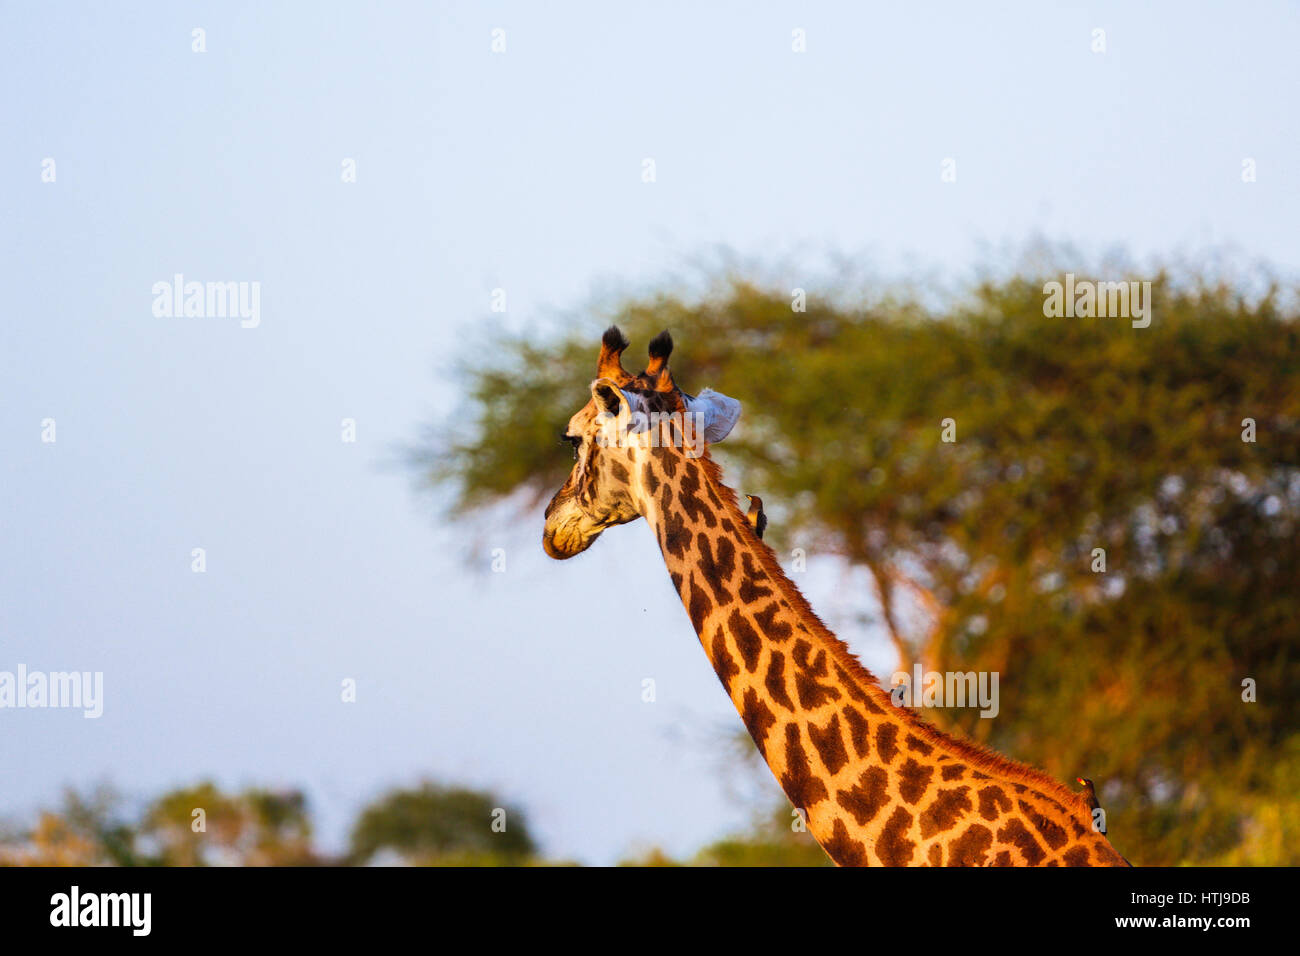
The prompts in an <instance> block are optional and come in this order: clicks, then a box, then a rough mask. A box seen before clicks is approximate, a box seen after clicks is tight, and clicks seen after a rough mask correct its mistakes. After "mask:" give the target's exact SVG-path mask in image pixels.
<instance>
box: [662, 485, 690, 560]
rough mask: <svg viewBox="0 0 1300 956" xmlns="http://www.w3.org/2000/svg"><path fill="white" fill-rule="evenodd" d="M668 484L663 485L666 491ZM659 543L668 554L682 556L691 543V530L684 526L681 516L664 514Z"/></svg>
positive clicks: (670, 513) (675, 556)
mask: <svg viewBox="0 0 1300 956" xmlns="http://www.w3.org/2000/svg"><path fill="white" fill-rule="evenodd" d="M667 489H668V486H667V485H664V490H665V491H667ZM661 545H662V547H663V549H664V551H666V552H667V553H668V554H671V555H672V556H673V557H674V558H684V557H685V556H686V549H687V548H689V547H690V545H691V532H690V529H689V528H687V527H686V522H685V521H683V520H682V516H681V515H679V514H676V513H673V512H668V513H665V514H664V531H663V541H662V542H661Z"/></svg>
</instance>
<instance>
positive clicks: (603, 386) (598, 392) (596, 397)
mask: <svg viewBox="0 0 1300 956" xmlns="http://www.w3.org/2000/svg"><path fill="white" fill-rule="evenodd" d="M591 400H592V401H593V402H595V403H596V411H597V412H600V413H602V414H605V415H612V416H614V417H615V418H617V417H618V416H619V414H620V413H621V412H622V411H623V409H624V408H625V407H631V404H632V402H631V401H630V400H629V398H628V395H627V393H626V392H625V391H623V389H621V388H619V386H618V383H617V382H616V381H614V380H613V379H611V378H603V377H602V378H598V379H596V380H595V381H594V382H592V383H591Z"/></svg>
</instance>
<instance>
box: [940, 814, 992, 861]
mask: <svg viewBox="0 0 1300 956" xmlns="http://www.w3.org/2000/svg"><path fill="white" fill-rule="evenodd" d="M992 845H993V831H992V830H990V829H989V828H988V827H986V826H985V825H984V824H982V823H972V824H971V825H970V826H968V827H967V828H966V829H965V830H963V831H962V834H961V836H959V837H958V838H957V839H955V840H953V841H952V843H950V844H949V845H948V865H949V866H983V865H984V860H985V858H986V857H987V856H988V851H989V847H991V846H992Z"/></svg>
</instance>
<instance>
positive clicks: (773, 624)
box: [754, 601, 794, 644]
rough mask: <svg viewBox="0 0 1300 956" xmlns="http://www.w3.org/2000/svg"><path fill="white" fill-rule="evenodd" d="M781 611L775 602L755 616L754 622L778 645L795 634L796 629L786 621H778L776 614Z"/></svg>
mask: <svg viewBox="0 0 1300 956" xmlns="http://www.w3.org/2000/svg"><path fill="white" fill-rule="evenodd" d="M779 609H780V608H779V606H778V605H777V603H776V602H775V601H773V602H772V603H770V604H768V605H767V607H765V608H763V610H761V611H758V612H756V613H755V614H754V621H755V622H756V623H757V624H758V626H759V627H760V628H761V629H762V631H763V633H764V634H766V635H767V636H768V638H769V639H770V640H772V641H775V642H776V643H778V644H780V643H782V642H784V641H785V640H787V639H788V638H789V637H790V635H791V634H793V633H794V628H792V627H791V626H790V625H789V624H787V623H786V622H785V621H778V620H776V612H777V611H778V610H779Z"/></svg>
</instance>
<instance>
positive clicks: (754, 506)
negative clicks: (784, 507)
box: [745, 495, 767, 539]
mask: <svg viewBox="0 0 1300 956" xmlns="http://www.w3.org/2000/svg"><path fill="white" fill-rule="evenodd" d="M745 497H746V498H748V499H749V511H747V512H745V517H746V518H748V519H749V526H750V527H751V528H753V529H754V534H756V535H758V537H759V538H760V539H761V538H762V537H763V532H764V531H766V530H767V515H766V514H764V513H763V499H762V498H760V497H759V496H758V495H745Z"/></svg>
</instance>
